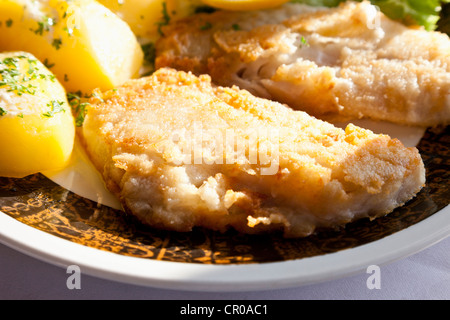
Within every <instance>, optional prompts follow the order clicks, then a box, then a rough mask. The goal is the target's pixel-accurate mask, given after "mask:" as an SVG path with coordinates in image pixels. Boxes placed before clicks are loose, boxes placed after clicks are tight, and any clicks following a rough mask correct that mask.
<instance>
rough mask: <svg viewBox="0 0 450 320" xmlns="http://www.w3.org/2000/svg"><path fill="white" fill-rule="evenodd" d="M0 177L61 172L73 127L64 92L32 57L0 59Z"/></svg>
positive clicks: (71, 142)
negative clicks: (49, 171) (52, 171)
mask: <svg viewBox="0 0 450 320" xmlns="http://www.w3.org/2000/svg"><path fill="white" fill-rule="evenodd" d="M0 137H1V139H0V176H7V177H17V178H21V177H24V176H27V175H29V174H33V173H37V172H41V171H48V170H56V169H61V168H62V167H64V166H65V165H66V163H67V162H68V160H69V159H70V156H71V153H72V149H73V145H74V138H75V125H74V118H73V116H72V113H71V108H70V106H69V104H68V102H67V98H66V92H65V90H64V88H63V87H62V85H61V84H60V83H59V82H58V80H57V79H56V77H55V76H54V75H53V74H52V73H51V72H50V71H49V70H48V69H47V68H46V67H45V66H44V65H43V64H42V63H41V62H40V61H39V60H37V59H36V58H35V57H34V56H33V55H31V54H29V53H25V52H8V53H1V54H0Z"/></svg>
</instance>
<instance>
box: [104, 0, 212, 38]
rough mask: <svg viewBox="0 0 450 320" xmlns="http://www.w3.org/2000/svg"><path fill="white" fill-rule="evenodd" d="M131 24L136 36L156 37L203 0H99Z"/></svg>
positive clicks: (192, 10) (193, 9) (193, 10)
mask: <svg viewBox="0 0 450 320" xmlns="http://www.w3.org/2000/svg"><path fill="white" fill-rule="evenodd" d="M98 1H99V2H100V3H101V4H103V5H104V6H105V7H107V8H108V9H110V10H111V11H112V12H114V13H116V14H117V15H118V16H119V17H120V18H121V19H122V20H124V21H125V22H126V23H128V25H129V26H130V28H131V30H133V32H134V33H135V34H136V36H138V37H140V38H145V39H155V38H157V37H158V36H159V35H160V31H161V30H160V28H161V27H162V26H164V25H165V24H167V23H169V22H170V21H171V20H175V19H178V18H182V17H185V16H188V15H190V14H192V13H194V12H195V10H196V8H197V7H199V6H204V3H203V2H202V1H201V0H98Z"/></svg>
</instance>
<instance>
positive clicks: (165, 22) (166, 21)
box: [156, 1, 170, 37]
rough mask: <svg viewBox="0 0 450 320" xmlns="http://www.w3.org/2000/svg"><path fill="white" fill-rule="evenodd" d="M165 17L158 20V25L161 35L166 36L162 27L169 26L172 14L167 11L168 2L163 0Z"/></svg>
mask: <svg viewBox="0 0 450 320" xmlns="http://www.w3.org/2000/svg"><path fill="white" fill-rule="evenodd" d="M161 13H162V15H163V17H162V19H161V21H159V22H157V23H156V25H157V26H158V33H159V35H160V36H162V37H164V32H163V31H162V27H164V26H167V25H168V24H169V22H170V15H169V13H168V12H167V3H166V2H165V1H163V3H162V11H161Z"/></svg>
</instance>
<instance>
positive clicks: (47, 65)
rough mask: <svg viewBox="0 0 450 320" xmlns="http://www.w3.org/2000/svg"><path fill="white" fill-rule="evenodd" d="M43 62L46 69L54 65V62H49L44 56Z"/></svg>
mask: <svg viewBox="0 0 450 320" xmlns="http://www.w3.org/2000/svg"><path fill="white" fill-rule="evenodd" d="M43 64H44V66H45V67H46V68H47V69H50V68H53V67H54V66H55V64H54V63H50V62H49V61H48V59H47V58H45V60H44V62H43Z"/></svg>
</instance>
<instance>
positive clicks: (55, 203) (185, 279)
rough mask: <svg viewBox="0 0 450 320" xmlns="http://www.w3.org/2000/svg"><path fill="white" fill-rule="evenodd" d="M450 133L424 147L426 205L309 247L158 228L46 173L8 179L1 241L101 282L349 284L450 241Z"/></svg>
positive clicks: (419, 200) (239, 286) (436, 134)
mask: <svg viewBox="0 0 450 320" xmlns="http://www.w3.org/2000/svg"><path fill="white" fill-rule="evenodd" d="M448 131H449V127H443V128H429V129H428V130H427V131H426V132H425V134H424V136H423V138H422V140H421V141H420V143H419V144H418V148H419V151H420V152H421V155H422V158H423V160H424V163H425V166H426V170H427V184H426V186H425V188H424V189H423V190H422V191H421V192H420V193H419V194H418V196H417V197H416V198H414V199H413V200H411V201H410V202H408V203H407V204H406V205H405V206H403V207H401V208H398V209H397V210H395V211H394V212H392V213H391V214H389V215H387V216H385V217H382V218H379V219H376V220H374V221H368V220H367V221H366V220H361V221H357V222H355V223H351V224H349V225H348V226H347V227H346V228H345V229H342V230H330V231H324V232H321V233H318V234H317V235H313V236H310V237H308V238H305V239H282V238H281V237H279V236H277V235H272V236H251V235H241V234H237V233H235V232H233V231H230V232H227V233H225V234H223V233H217V232H212V231H207V230H194V231H193V232H191V233H174V232H165V231H161V230H153V229H151V228H148V227H145V226H142V225H140V224H139V223H136V221H134V220H133V218H132V217H129V216H126V215H124V214H123V213H122V212H121V211H119V210H115V209H112V208H110V207H106V206H103V205H99V204H98V203H96V202H95V201H91V200H88V199H86V198H83V197H80V196H77V195H76V194H74V193H72V192H71V191H69V190H67V189H64V188H63V187H61V186H59V185H58V184H56V183H54V182H53V181H51V180H50V179H48V178H46V177H45V176H44V175H42V174H36V175H32V176H29V177H26V178H24V179H10V178H1V177H0V242H2V243H4V244H6V245H8V246H10V247H13V248H15V249H16V250H18V251H21V252H23V253H26V254H28V255H31V256H33V257H35V258H38V259H41V260H44V261H47V262H49V263H52V264H56V265H60V266H66V267H67V266H68V265H71V264H76V265H78V266H79V267H80V268H81V269H82V271H84V272H85V273H87V274H91V275H93V276H97V277H101V278H107V279H110V280H115V281H121V282H127V283H132V284H137V285H147V286H156V287H164V288H172V289H187V290H203V291H205V290H206V291H208V290H213V291H222V290H226V291H235V290H236V291H241V290H256V289H269V288H270V289H274V288H283V287H290V286H299V285H302V284H308V283H314V282H319V281H325V280H329V279H333V278H337V277H342V276H345V275H349V274H352V273H355V272H362V271H364V270H365V269H366V268H367V267H368V266H369V265H371V264H377V265H381V264H384V263H388V262H390V261H393V260H396V259H399V258H402V257H405V256H407V255H410V254H413V253H416V252H418V251H420V250H422V249H424V248H426V247H428V246H430V245H432V244H434V243H436V242H438V241H440V240H442V239H444V238H445V237H447V236H449V235H450V208H449V206H448V204H449V200H450V188H449V187H450V186H449V184H450V182H449V181H450V179H449V177H450V170H449V169H450V157H449V154H450V144H449V143H448V142H449V139H450V138H449V137H450V135H449V134H448V133H449V132H448Z"/></svg>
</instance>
